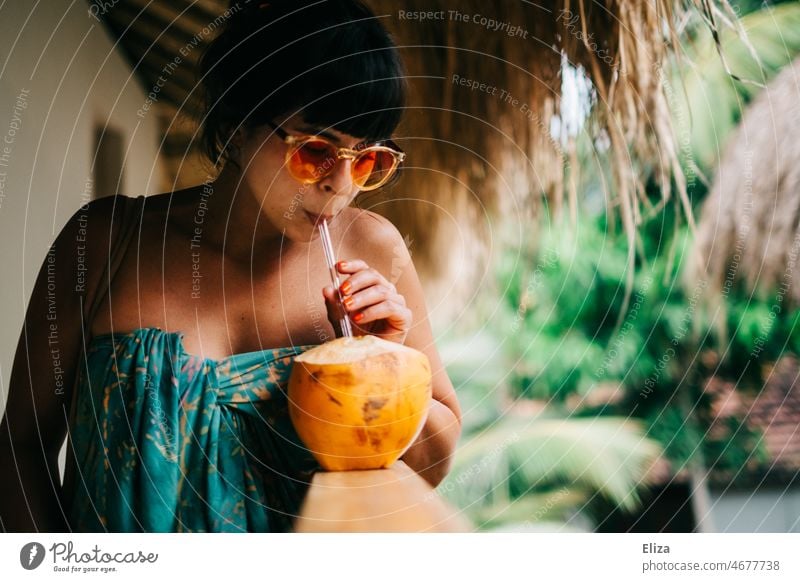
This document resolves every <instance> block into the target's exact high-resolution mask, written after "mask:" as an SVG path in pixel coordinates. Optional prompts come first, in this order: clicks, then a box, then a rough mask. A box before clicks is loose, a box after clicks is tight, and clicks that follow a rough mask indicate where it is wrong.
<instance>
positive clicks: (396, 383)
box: [289, 335, 431, 471]
mask: <svg viewBox="0 0 800 582" xmlns="http://www.w3.org/2000/svg"><path fill="white" fill-rule="evenodd" d="M430 400H431V367H430V362H429V361H428V357H427V356H426V355H425V354H423V353H422V352H420V351H418V350H415V349H413V348H409V347H408V346H404V345H402V344H398V343H394V342H390V341H386V340H383V339H380V338H377V337H375V336H370V335H367V336H361V337H356V338H338V339H336V340H333V341H330V342H327V343H325V344H322V345H321V346H318V347H316V348H312V349H310V350H308V351H307V352H304V353H303V354H301V355H299V356H298V357H297V358H295V360H294V364H293V366H292V373H291V376H290V378H289V414H290V416H291V419H292V423H293V424H294V427H295V430H297V434H298V435H299V436H300V438H301V439H302V441H303V443H305V445H306V446H307V447H308V448H309V450H310V451H311V453H312V454H313V455H314V457H315V458H316V459H317V461H318V462H319V464H320V465H321V466H322V467H323V468H325V469H327V470H328V471H350V470H355V469H379V468H384V467H389V466H390V465H391V464H392V463H394V462H395V461H396V460H397V459H398V458H400V456H401V455H402V454H403V453H404V452H405V451H406V449H407V448H408V447H409V446H410V445H411V444H412V443H413V442H414V439H416V437H417V436H418V435H419V432H420V431H421V430H422V426H423V424H424V423H425V419H426V417H427V414H428V407H429V405H430Z"/></svg>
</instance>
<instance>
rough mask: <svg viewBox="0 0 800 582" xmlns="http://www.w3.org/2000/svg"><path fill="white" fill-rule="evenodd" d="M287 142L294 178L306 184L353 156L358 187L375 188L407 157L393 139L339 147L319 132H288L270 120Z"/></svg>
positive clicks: (278, 133) (353, 172)
mask: <svg viewBox="0 0 800 582" xmlns="http://www.w3.org/2000/svg"><path fill="white" fill-rule="evenodd" d="M269 125H270V127H272V128H273V129H274V130H275V133H276V134H277V135H278V136H279V137H280V138H281V139H282V140H283V141H284V143H286V144H287V145H288V146H289V148H288V149H287V150H286V167H287V168H288V170H289V173H290V174H291V175H292V177H293V178H295V179H296V180H299V181H300V182H302V183H303V184H314V183H315V182H319V181H320V180H322V179H323V178H324V177H325V176H327V175H329V174H330V173H331V172H333V168H334V167H335V166H336V163H337V162H338V161H339V160H343V159H348V160H353V164H352V166H351V168H350V172H351V175H352V177H353V183H354V184H355V185H356V186H357V187H358V188H359V190H362V191H367V190H375V189H376V188H380V187H381V186H384V185H386V183H387V182H389V180H390V179H391V178H392V177H394V176H396V175H397V170H398V169H399V167H400V164H402V163H403V160H404V159H405V157H406V154H405V152H403V150H401V149H400V148H399V147H398V146H397V144H396V143H394V142H393V141H392V140H384V141H379V142H375V143H372V144H363V145H362V144H359V145H358V146H356V149H350V148H340V147H338V146H337V145H336V144H334V143H332V142H331V141H330V140H328V139H327V138H324V137H322V136H319V135H289V134H288V133H286V131H285V130H283V129H282V128H280V127H278V126H277V125H275V124H274V123H269Z"/></svg>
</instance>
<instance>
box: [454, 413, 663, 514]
mask: <svg viewBox="0 0 800 582" xmlns="http://www.w3.org/2000/svg"><path fill="white" fill-rule="evenodd" d="M660 452H661V449H660V447H659V446H658V445H657V444H656V443H655V442H654V441H652V440H649V439H648V438H646V437H645V436H644V433H643V430H642V428H641V427H640V426H639V425H638V424H637V423H635V422H633V421H630V420H626V419H620V418H612V417H605V418H592V419H550V418H534V419H531V418H526V419H520V418H512V419H504V420H503V421H502V422H500V423H498V424H497V425H496V426H494V427H492V428H491V429H489V430H487V431H485V432H483V433H481V434H479V435H475V436H472V437H470V439H469V441H468V442H467V443H465V444H464V445H463V447H462V448H461V449H460V450H459V451H458V454H457V457H456V461H455V464H454V468H453V470H452V471H451V473H450V475H449V476H448V478H447V479H446V480H445V482H444V483H443V484H442V485H441V486H440V491H442V493H443V494H444V495H446V496H447V497H448V498H450V499H451V501H453V502H454V503H455V504H456V505H458V506H460V507H462V508H464V509H465V510H467V511H470V508H472V510H473V511H477V510H478V509H479V508H481V507H485V506H487V505H489V506H491V505H494V504H497V503H500V504H503V503H505V504H508V503H509V502H511V501H512V499H515V498H519V497H524V496H526V495H529V494H531V493H541V492H542V491H543V490H544V491H546V490H548V489H552V488H554V487H559V486H561V487H563V486H565V485H566V486H567V487H569V488H570V489H579V490H583V491H585V492H587V493H588V494H590V495H591V494H594V493H599V494H600V495H602V496H604V497H606V498H608V499H609V500H611V501H612V502H614V503H615V504H617V505H619V506H620V507H623V508H625V509H633V508H634V507H636V505H637V503H638V501H639V497H638V495H637V488H638V487H640V486H642V485H645V484H646V482H647V476H648V470H649V468H650V467H651V466H652V464H653V463H654V462H655V460H656V459H657V458H658V456H659V455H660Z"/></svg>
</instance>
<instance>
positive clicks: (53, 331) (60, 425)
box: [0, 199, 111, 532]
mask: <svg viewBox="0 0 800 582" xmlns="http://www.w3.org/2000/svg"><path fill="white" fill-rule="evenodd" d="M110 202H111V199H102V200H99V201H97V202H93V203H92V204H91V205H90V208H89V209H88V210H84V211H83V212H82V211H78V212H77V213H76V214H75V215H73V216H72V218H70V220H69V221H68V222H67V224H66V226H65V227H64V228H63V229H62V231H61V233H60V234H59V236H58V238H57V239H56V241H55V242H54V243H53V246H52V247H51V248H50V249H49V252H48V254H47V256H46V257H45V259H44V261H43V263H42V267H41V269H40V271H39V274H38V276H37V279H36V282H35V285H34V288H33V293H32V295H31V298H30V301H29V303H28V308H27V311H26V314H25V321H24V324H23V328H22V332H21V334H20V338H19V341H18V343H17V350H16V353H15V356H14V363H13V368H12V372H11V382H10V385H9V395H8V401H7V403H6V410H5V415H4V417H3V420H2V423H0V475H2V479H0V526H1V527H2V530H3V531H6V532H10V531H68V530H69V526H68V523H67V520H66V516H65V514H64V510H63V504H62V502H61V496H60V495H61V484H60V479H59V474H58V467H57V458H58V452H59V449H60V448H61V445H62V444H63V442H64V438H65V436H66V432H67V417H68V414H69V407H70V402H71V398H72V387H73V383H74V380H75V376H76V374H77V372H78V369H79V368H78V365H79V362H78V354H79V348H80V345H81V342H82V341H83V339H82V338H83V334H82V312H81V310H82V305H83V303H84V302H85V300H86V299H85V298H86V297H87V295H88V299H89V300H91V299H92V297H91V294H92V290H93V289H95V288H96V286H97V281H98V280H99V279H100V276H101V273H100V272H99V271H100V270H101V269H102V265H103V263H102V261H101V260H98V257H101V256H103V253H106V254H107V252H108V234H109V233H108V230H109V221H108V218H107V216H110V208H111V205H110ZM81 264H82V265H83V267H81V266H80V265H81ZM84 267H85V270H83V268H84ZM79 269H80V270H81V271H79ZM81 273H82V274H81ZM79 274H80V276H79ZM87 334H88V330H87Z"/></svg>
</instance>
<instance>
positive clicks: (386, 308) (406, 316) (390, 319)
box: [352, 301, 411, 332]
mask: <svg viewBox="0 0 800 582" xmlns="http://www.w3.org/2000/svg"><path fill="white" fill-rule="evenodd" d="M352 320H353V321H354V322H355V323H356V324H358V325H365V324H367V323H371V322H373V321H380V320H385V321H386V323H387V325H388V326H389V327H391V328H394V329H395V330H397V331H402V332H406V331H408V330H409V329H411V310H410V309H408V308H407V307H403V306H402V305H399V304H397V303H394V302H392V301H384V302H382V303H378V304H377V305H372V306H370V307H368V308H366V309H363V310H361V311H359V312H357V313H355V314H353V316H352Z"/></svg>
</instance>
